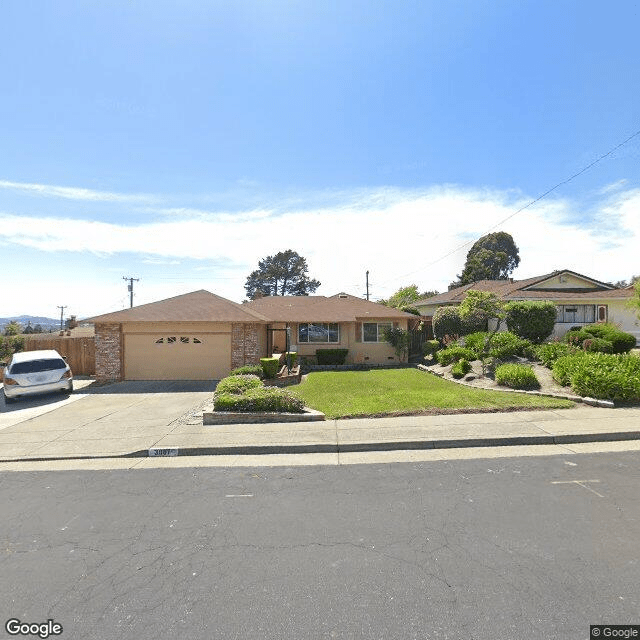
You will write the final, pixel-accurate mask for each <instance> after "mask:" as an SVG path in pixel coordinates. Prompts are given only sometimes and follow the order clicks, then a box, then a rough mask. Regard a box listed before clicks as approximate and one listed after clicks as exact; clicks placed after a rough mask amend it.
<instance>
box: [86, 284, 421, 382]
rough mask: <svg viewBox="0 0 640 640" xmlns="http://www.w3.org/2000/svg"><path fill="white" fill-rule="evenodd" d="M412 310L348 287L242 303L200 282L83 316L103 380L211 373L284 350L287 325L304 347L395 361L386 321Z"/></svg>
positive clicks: (395, 322) (307, 351)
mask: <svg viewBox="0 0 640 640" xmlns="http://www.w3.org/2000/svg"><path fill="white" fill-rule="evenodd" d="M412 318H414V316H411V314H408V313H404V312H402V311H398V310H397V309H390V308H388V307H385V306H383V305H380V304H376V303H374V302H367V301H366V300H361V299H359V298H356V297H354V296H350V295H347V294H338V295H337V296H332V297H329V298H325V297H323V296H286V297H281V296H279V297H268V298H262V299H260V300H255V301H252V302H249V303H245V304H237V303H235V302H232V301H231V300H227V299H225V298H222V297H220V296H217V295H215V294H213V293H210V292H208V291H204V290H201V291H194V292H193V293H187V294H185V295H181V296H176V297H174V298H169V299H168V300H161V301H159V302H152V303H150V304H145V305H140V306H138V307H134V308H132V309H125V310H123V311H116V312H114V313H107V314H104V315H101V316H95V317H93V318H88V319H87V320H86V321H88V322H91V323H93V324H94V325H95V335H96V377H97V378H98V379H99V380H172V379H177V380H212V379H220V378H222V377H224V376H226V375H228V374H229V371H231V369H233V368H235V367H239V366H241V365H243V364H251V363H257V362H258V361H259V359H260V358H261V357H264V356H267V355H270V354H271V353H273V352H276V351H284V349H285V348H286V342H285V334H286V327H287V325H288V326H289V329H290V332H289V333H290V337H291V342H290V344H293V345H296V346H297V348H298V352H299V353H300V354H301V355H315V350H316V349H317V348H323V347H324V348H345V349H349V354H348V356H347V361H348V362H370V363H371V364H374V363H375V364H380V363H386V362H388V361H393V360H395V361H397V357H396V356H395V353H394V350H393V348H392V347H391V346H390V345H389V344H387V343H385V342H383V341H382V336H381V333H382V329H383V327H384V326H399V327H401V328H403V329H406V328H407V326H408V322H409V321H410V320H411V319H412ZM276 348H277V349H276Z"/></svg>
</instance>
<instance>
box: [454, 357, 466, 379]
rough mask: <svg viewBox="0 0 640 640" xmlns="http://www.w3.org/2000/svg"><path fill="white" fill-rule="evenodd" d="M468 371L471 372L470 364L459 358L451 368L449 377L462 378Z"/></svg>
mask: <svg viewBox="0 0 640 640" xmlns="http://www.w3.org/2000/svg"><path fill="white" fill-rule="evenodd" d="M469 371H471V364H470V363H469V361H468V360H465V359H464V358H460V360H458V362H456V363H455V364H454V365H453V367H451V375H452V376H453V377H454V378H462V377H464V376H466V375H467V373H469Z"/></svg>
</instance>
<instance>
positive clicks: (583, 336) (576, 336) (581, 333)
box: [564, 327, 594, 348]
mask: <svg viewBox="0 0 640 640" xmlns="http://www.w3.org/2000/svg"><path fill="white" fill-rule="evenodd" d="M593 337H594V335H593V334H592V333H589V332H588V331H586V330H585V328H584V327H580V328H579V329H571V331H567V333H565V334H564V341H565V342H566V343H567V344H571V345H573V346H574V347H580V348H582V343H583V342H584V341H585V340H588V339H589V338H593Z"/></svg>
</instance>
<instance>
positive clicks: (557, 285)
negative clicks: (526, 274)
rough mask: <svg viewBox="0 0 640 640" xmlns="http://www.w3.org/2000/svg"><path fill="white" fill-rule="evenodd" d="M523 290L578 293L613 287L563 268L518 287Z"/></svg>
mask: <svg viewBox="0 0 640 640" xmlns="http://www.w3.org/2000/svg"><path fill="white" fill-rule="evenodd" d="M520 289H521V290H525V291H527V290H528V291H540V290H545V291H572V292H574V293H579V292H582V291H585V292H586V291H606V290H609V289H615V287H614V286H613V285H612V284H609V283H607V282H600V280H595V279H594V278H589V277H588V276H583V275H582V274H580V273H576V272H575V271H571V270H570V269H563V270H561V271H554V272H553V273H551V274H549V275H548V276H543V277H542V278H541V279H539V280H538V281H537V282H534V283H533V284H530V285H528V286H523V287H520Z"/></svg>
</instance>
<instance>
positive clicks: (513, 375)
mask: <svg viewBox="0 0 640 640" xmlns="http://www.w3.org/2000/svg"><path fill="white" fill-rule="evenodd" d="M496 382H497V383H498V384H501V385H503V386H505V387H511V388H512V389H539V388H540V382H539V381H538V378H536V374H535V373H534V372H533V369H531V368H530V367H527V366H526V365H524V364H503V365H500V366H499V367H498V368H497V369H496Z"/></svg>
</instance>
